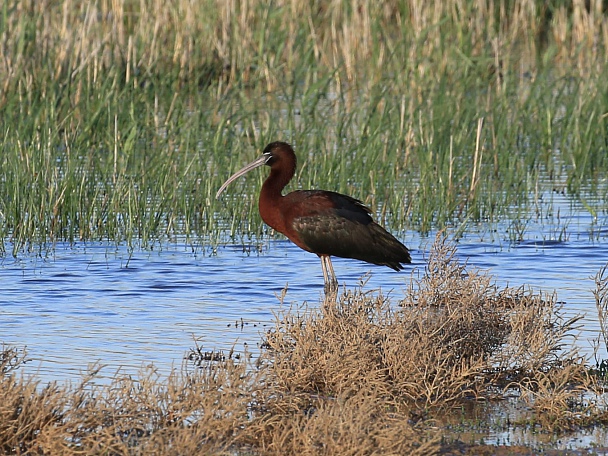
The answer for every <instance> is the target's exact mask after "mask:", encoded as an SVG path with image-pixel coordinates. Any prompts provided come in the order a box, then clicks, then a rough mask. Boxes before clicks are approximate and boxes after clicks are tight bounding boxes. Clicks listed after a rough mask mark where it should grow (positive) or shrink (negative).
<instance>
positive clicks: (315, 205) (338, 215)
mask: <svg viewBox="0 0 608 456" xmlns="http://www.w3.org/2000/svg"><path fill="white" fill-rule="evenodd" d="M262 165H267V166H270V176H268V178H267V179H266V181H265V182H264V185H262V191H261V193H260V201H259V209H260V215H261V216H262V220H264V222H265V223H266V224H267V225H270V226H271V227H272V228H274V229H275V230H277V231H278V232H280V233H283V234H284V235H285V236H287V237H288V238H289V239H290V240H291V241H292V242H293V243H294V244H296V245H297V246H298V247H300V248H302V249H304V250H306V251H307V252H311V253H315V254H317V255H318V256H319V258H320V259H321V267H322V268H323V277H324V279H325V292H326V293H329V292H335V291H337V288H338V280H337V278H336V274H335V273H334V268H333V266H332V264H331V259H330V256H332V255H333V256H338V257H342V258H354V259H356V260H361V261H366V262H368V263H373V264H377V265H383V266H388V267H389V268H392V269H394V270H395V271H400V270H401V269H403V265H402V263H411V261H412V260H411V258H410V253H409V251H408V249H407V247H406V246H404V245H403V244H402V243H401V242H399V241H398V240H397V239H395V238H394V237H393V236H392V235H391V234H390V233H388V232H387V231H386V230H385V229H384V228H382V227H381V226H380V225H378V224H377V223H376V222H374V221H373V219H372V217H371V216H370V213H371V211H370V210H369V209H368V208H367V207H365V206H364V205H363V203H362V202H361V201H359V200H357V199H355V198H351V197H350V196H346V195H342V194H340V193H336V192H329V191H324V190H298V191H295V192H291V193H288V194H287V195H284V196H283V195H282V194H281V192H282V190H283V189H284V188H285V186H286V185H287V183H288V182H289V181H290V180H291V178H292V177H293V175H294V173H295V171H296V154H295V153H294V151H293V149H292V148H291V146H290V145H289V144H287V143H284V142H273V143H270V144H268V145H267V146H266V148H265V149H264V153H263V155H262V156H260V157H259V158H258V159H256V160H255V161H253V162H251V163H250V164H248V165H247V166H245V167H244V168H243V169H241V170H240V171H237V172H236V173H235V174H233V175H232V176H231V177H230V178H229V179H228V180H227V181H226V182H224V184H223V185H222V186H221V187H220V189H219V190H218V191H217V194H216V198H217V197H219V196H220V194H221V193H222V192H223V191H224V190H225V189H226V187H227V186H228V184H230V183H231V182H232V181H234V180H235V179H237V178H239V177H241V176H242V175H243V174H245V173H247V172H248V171H251V170H252V169H255V168H257V167H259V166H262Z"/></svg>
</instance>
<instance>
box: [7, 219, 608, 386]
mask: <svg viewBox="0 0 608 456" xmlns="http://www.w3.org/2000/svg"><path fill="white" fill-rule="evenodd" d="M599 226H602V224H601V223H600V224H599ZM502 229H504V230H505V232H506V230H507V229H508V227H505V228H502ZM500 230H501V229H499V231H500ZM592 230H593V233H592V232H591V231H592ZM597 230H598V221H597V219H592V218H591V217H590V216H586V215H585V214H584V213H580V214H575V215H572V220H570V222H569V223H567V229H566V233H567V235H566V239H565V240H563V241H560V240H559V238H557V239H554V238H552V237H551V236H547V235H546V234H542V232H547V230H546V227H543V228H542V229H541V228H539V227H534V226H532V227H528V230H527V231H526V235H525V240H524V241H522V242H519V243H509V242H506V241H505V240H504V239H507V238H508V236H507V235H506V234H505V233H500V232H492V231H487V232H484V231H483V230H482V228H478V229H477V230H476V229H469V230H468V232H469V234H467V235H466V236H465V237H463V238H462V239H461V240H460V241H459V244H458V254H459V256H460V257H461V258H463V259H465V258H466V259H468V264H469V265H470V266H476V267H480V268H482V269H490V270H491V272H492V274H493V275H494V276H495V277H496V281H497V283H498V284H499V285H501V286H504V285H510V286H519V285H529V286H531V287H533V288H534V289H535V290H543V291H546V292H549V293H551V292H553V291H555V292H556V293H557V295H558V299H559V300H560V301H564V302H565V309H566V312H567V314H569V315H576V314H583V315H584V316H585V318H584V320H583V324H584V329H583V332H582V335H581V338H580V339H579V340H578V342H577V343H578V345H579V346H580V347H581V348H582V349H583V350H584V351H585V352H586V353H588V354H591V351H592V350H591V342H590V341H591V339H593V338H596V337H597V336H598V331H599V325H598V320H597V315H596V309H595V301H594V298H593V294H592V290H593V288H594V283H593V280H592V279H591V276H593V275H595V274H596V273H597V271H598V270H599V269H600V268H601V267H602V266H603V265H605V264H606V263H607V262H608V247H607V245H606V242H605V241H606V238H607V237H608V230H606V229H603V231H599V232H598V231H597ZM404 241H405V243H406V244H407V245H408V246H409V247H410V248H411V249H412V251H413V252H412V257H413V260H414V264H413V265H412V268H419V269H421V268H423V267H424V260H425V258H426V257H427V253H428V250H429V249H430V246H431V245H432V241H433V238H432V237H430V238H420V237H419V236H417V235H411V236H408V237H407V238H406V239H404ZM243 250H244V249H243V246H227V247H220V248H219V249H218V252H217V255H215V256H206V255H202V254H200V253H198V252H193V249H192V247H190V246H187V245H179V244H172V245H165V246H163V247H162V249H161V250H160V251H136V252H134V253H133V254H131V255H130V254H129V253H128V251H127V249H124V248H116V247H115V246H110V245H100V244H86V245H77V246H72V247H67V246H62V245H58V246H57V247H56V249H55V251H54V253H53V254H52V255H51V256H49V257H48V258H41V257H40V256H26V255H25V256H22V257H19V258H13V257H5V258H3V259H1V260H0V290H1V292H0V342H3V343H5V344H11V345H15V346H18V347H23V346H26V347H27V351H28V355H29V358H30V360H31V361H30V362H29V363H28V364H27V365H26V366H25V368H24V369H25V371H26V372H27V373H35V374H37V375H38V376H39V377H40V378H41V379H42V380H43V381H48V380H60V381H62V380H65V379H75V378H76V377H78V376H79V375H80V374H81V373H82V372H84V371H86V369H87V366H88V365H89V363H94V362H99V363H101V364H103V365H105V366H106V367H105V369H104V370H103V371H102V374H105V375H106V376H107V377H111V376H113V375H114V373H115V372H116V371H117V370H119V369H120V370H121V372H123V373H133V374H137V373H138V371H139V369H140V368H141V367H142V366H146V365H148V364H150V363H153V364H154V365H155V366H156V368H157V369H158V371H159V372H160V373H165V374H166V373H169V372H170V370H171V368H172V367H180V365H181V364H182V362H183V358H184V355H185V354H186V353H187V351H188V350H189V349H190V348H191V347H194V346H195V342H194V340H195V339H197V340H198V344H199V345H201V346H202V347H203V349H204V350H229V349H230V348H231V347H234V349H235V350H236V351H238V352H243V351H244V350H245V347H248V349H249V351H251V352H254V353H255V351H256V350H257V347H258V345H259V343H260V341H261V335H260V334H261V333H262V332H263V331H264V330H266V329H267V328H268V327H269V326H271V325H272V321H273V318H274V313H275V312H276V311H278V310H279V309H280V307H281V305H280V303H279V300H278V299H277V297H276V296H275V294H278V293H280V291H281V289H282V288H283V287H284V286H285V285H286V284H287V283H289V288H288V292H287V297H286V300H285V305H289V304H290V303H299V304H301V303H303V302H307V303H308V304H309V305H312V306H316V305H318V304H319V302H320V299H321V296H322V292H323V277H322V274H321V266H320V262H319V260H318V258H317V257H316V256H315V255H312V254H309V253H306V252H304V251H302V250H300V249H298V248H297V247H295V246H294V245H292V244H291V243H290V242H289V241H286V240H285V241H272V242H270V243H269V244H268V245H267V246H266V247H265V248H264V249H263V251H262V253H253V254H246V253H243ZM254 250H255V249H254ZM334 267H335V269H336V274H337V275H338V278H339V280H340V283H341V284H346V286H347V287H354V286H357V284H358V283H359V281H360V279H361V277H362V276H363V275H364V274H366V273H367V272H369V271H371V273H372V276H371V279H370V280H369V282H368V283H367V284H366V286H365V288H366V289H376V288H378V287H381V288H382V290H383V291H384V292H387V291H389V290H392V292H391V296H393V297H394V298H395V299H399V298H400V296H402V294H403V290H404V288H405V287H406V286H407V283H408V281H409V279H410V274H409V271H410V269H407V270H406V271H402V272H400V273H398V272H394V271H392V270H390V269H388V268H383V267H376V266H370V265H367V264H365V263H361V262H357V261H352V260H342V259H334ZM237 322H238V323H239V324H238V325H237V324H236V323H237ZM241 323H243V324H242V325H241ZM600 357H606V354H605V353H600Z"/></svg>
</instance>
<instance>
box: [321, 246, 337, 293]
mask: <svg viewBox="0 0 608 456" xmlns="http://www.w3.org/2000/svg"><path fill="white" fill-rule="evenodd" d="M320 256H321V267H322V268H323V279H324V280H325V294H326V295H328V294H336V293H337V291H338V279H337V278H336V273H335V272H334V267H333V265H332V264H331V258H330V256H329V255H320Z"/></svg>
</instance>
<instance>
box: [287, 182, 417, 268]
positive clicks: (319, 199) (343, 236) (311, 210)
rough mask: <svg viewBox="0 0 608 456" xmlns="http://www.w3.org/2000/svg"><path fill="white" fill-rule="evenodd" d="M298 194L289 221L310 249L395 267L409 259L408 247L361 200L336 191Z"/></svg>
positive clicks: (292, 201)
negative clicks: (372, 214)
mask: <svg viewBox="0 0 608 456" xmlns="http://www.w3.org/2000/svg"><path fill="white" fill-rule="evenodd" d="M294 193H297V195H294V197H292V200H291V201H290V208H289V214H290V217H289V220H290V221H291V229H292V230H293V231H294V232H295V233H297V236H298V238H299V241H300V242H301V243H302V244H304V245H305V246H306V250H308V251H310V252H314V253H316V254H319V255H333V256H338V257H343V258H355V259H358V260H362V261H367V262H369V263H375V264H382V265H387V266H389V267H392V268H393V269H396V268H398V267H400V265H399V262H403V263H405V262H409V254H408V253H407V248H405V246H403V245H402V244H401V243H400V242H399V241H398V240H397V239H395V238H394V237H393V236H392V235H391V234H390V233H388V232H387V231H386V230H384V228H382V227H381V226H380V225H378V224H377V223H375V222H374V221H373V219H372V217H371V215H370V212H371V211H370V210H369V208H367V207H366V206H365V205H363V203H362V202H361V201H359V200H357V199H355V198H351V197H349V196H346V195H342V194H340V193H334V192H322V191H320V192H317V191H309V192H304V191H302V192H294ZM288 196H289V195H288Z"/></svg>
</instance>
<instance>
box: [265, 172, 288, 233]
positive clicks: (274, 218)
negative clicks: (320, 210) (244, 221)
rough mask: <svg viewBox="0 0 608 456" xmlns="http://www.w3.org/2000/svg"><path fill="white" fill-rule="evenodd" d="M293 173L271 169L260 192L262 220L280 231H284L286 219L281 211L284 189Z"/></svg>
mask: <svg viewBox="0 0 608 456" xmlns="http://www.w3.org/2000/svg"><path fill="white" fill-rule="evenodd" d="M293 174H294V173H293V172H289V173H285V172H280V171H279V172H277V171H276V170H274V169H273V170H271V172H270V175H269V176H268V178H267V179H266V181H265V182H264V185H262V191H261V192H260V201H259V203H260V204H259V209H260V215H261V216H262V220H264V223H266V224H267V225H269V226H271V227H272V228H274V229H275V230H277V231H279V232H283V231H284V221H283V215H282V213H281V206H282V200H283V195H282V191H283V189H284V188H285V186H286V185H287V183H288V182H289V181H290V180H291V178H292V177H293Z"/></svg>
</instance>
